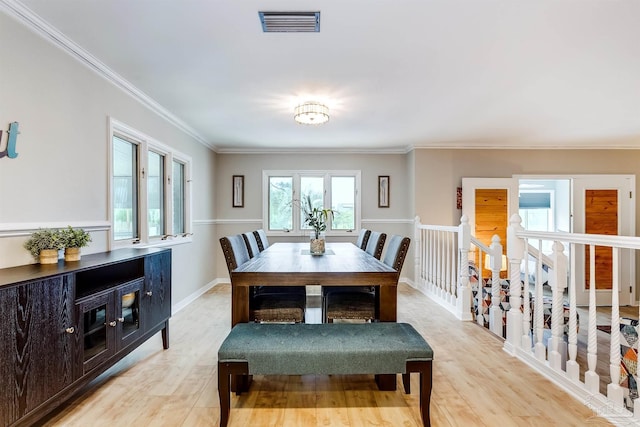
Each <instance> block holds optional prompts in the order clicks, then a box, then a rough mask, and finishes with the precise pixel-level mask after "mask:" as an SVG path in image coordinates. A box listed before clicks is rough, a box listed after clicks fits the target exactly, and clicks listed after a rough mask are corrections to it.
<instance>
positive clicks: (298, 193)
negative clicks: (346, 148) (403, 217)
mask: <svg viewBox="0 0 640 427" xmlns="http://www.w3.org/2000/svg"><path fill="white" fill-rule="evenodd" d="M359 189H360V171H331V172H325V171H264V172H263V194H264V198H265V200H264V203H263V206H264V213H263V218H264V220H263V222H264V224H263V228H264V229H265V230H268V231H269V232H270V233H271V234H275V235H277V234H285V233H294V234H298V235H301V234H304V233H306V231H307V230H309V226H307V225H305V224H302V214H301V208H300V204H299V201H300V200H301V199H306V198H307V197H309V198H310V199H311V204H312V206H313V207H317V208H322V209H332V210H333V211H334V216H333V219H331V220H330V221H329V224H328V226H327V234H332V235H340V234H345V235H347V233H353V231H354V230H358V229H359V228H360V216H359V215H360V191H359Z"/></svg>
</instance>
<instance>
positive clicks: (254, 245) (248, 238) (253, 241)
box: [242, 231, 262, 258]
mask: <svg viewBox="0 0 640 427" xmlns="http://www.w3.org/2000/svg"><path fill="white" fill-rule="evenodd" d="M242 238H243V239H244V243H245V245H247V250H248V251H249V257H250V258H253V257H254V256H256V255H258V254H259V253H260V252H262V251H261V250H260V247H259V246H258V238H257V237H256V235H255V234H254V232H253V231H249V232H247V233H242Z"/></svg>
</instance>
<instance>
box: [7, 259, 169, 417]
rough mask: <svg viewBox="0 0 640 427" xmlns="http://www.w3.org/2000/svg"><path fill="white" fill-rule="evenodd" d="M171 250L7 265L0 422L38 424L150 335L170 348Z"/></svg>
mask: <svg viewBox="0 0 640 427" xmlns="http://www.w3.org/2000/svg"><path fill="white" fill-rule="evenodd" d="M169 317H171V250H170V249H152V248H149V249H118V250H114V251H110V252H104V253H99V254H92V255H84V256H83V257H82V260H80V261H77V262H64V261H63V260H60V261H59V262H58V264H54V265H40V264H32V265H25V266H20V267H12V268H6V269H0V361H1V363H0V426H23V425H32V424H34V423H35V422H36V421H38V420H41V419H42V418H43V417H45V416H46V415H48V414H49V413H51V412H52V411H53V410H55V409H56V408H57V407H59V406H60V405H61V404H62V403H64V402H65V401H66V400H68V399H69V398H70V397H71V396H72V395H73V394H74V393H76V392H78V390H80V388H81V387H83V386H85V385H86V384H87V383H88V382H89V381H91V380H93V379H94V378H96V377H97V376H98V375H100V374H101V373H102V372H104V371H105V370H106V369H108V368H109V367H111V366H112V365H113V364H114V363H116V362H117V361H118V360H120V359H122V358H123V357H124V356H126V355H127V354H128V353H130V352H131V351H132V350H134V349H135V348H136V347H138V346H139V345H140V344H142V343H143V342H144V341H146V340H147V339H149V338H150V337H151V336H153V335H154V334H156V333H157V332H159V331H162V343H163V346H164V348H165V349H166V348H168V347H169Z"/></svg>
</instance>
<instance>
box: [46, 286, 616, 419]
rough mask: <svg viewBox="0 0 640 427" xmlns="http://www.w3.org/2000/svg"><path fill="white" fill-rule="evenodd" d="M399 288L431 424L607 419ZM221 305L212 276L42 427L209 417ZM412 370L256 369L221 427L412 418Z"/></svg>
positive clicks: (213, 410)
mask: <svg viewBox="0 0 640 427" xmlns="http://www.w3.org/2000/svg"><path fill="white" fill-rule="evenodd" d="M398 289H399V292H398V307H399V312H398V321H401V322H407V323H411V324H412V325H413V326H414V327H415V328H416V329H417V330H418V331H419V332H420V333H421V334H422V335H423V336H424V337H425V339H426V340H427V341H428V342H429V344H430V345H431V346H432V347H433V349H434V352H435V358H434V365H433V367H434V377H433V393H432V399H431V420H432V425H433V426H436V427H437V426H495V425H500V426H542V425H544V426H584V425H587V424H588V425H590V426H591V425H592V426H607V425H612V424H610V423H608V422H607V421H606V420H604V419H602V418H598V417H596V416H595V414H594V413H593V412H592V411H591V410H590V409H588V408H587V407H586V406H585V405H583V403H582V402H579V401H578V400H576V399H574V398H572V397H571V396H569V395H568V394H566V393H565V392H563V391H562V390H561V389H560V388H559V387H557V386H555V385H554V384H553V383H551V382H550V381H548V380H546V379H544V378H543V377H541V376H540V375H538V374H537V373H536V372H534V371H533V370H532V369H530V368H529V367H527V366H526V365H524V364H523V363H521V362H520V361H519V360H518V359H515V358H513V357H510V356H509V355H508V354H507V353H505V352H504V351H503V350H502V345H503V342H502V340H501V339H499V338H497V337H494V336H492V335H491V334H490V333H488V332H487V331H484V330H482V328H481V327H480V326H478V325H476V324H475V323H472V322H466V323H462V322H459V321H457V320H456V319H455V318H454V317H453V316H452V315H451V314H450V313H449V312H447V311H446V310H445V309H443V308H442V307H440V306H439V305H437V304H436V303H434V302H432V301H431V300H429V299H428V298H427V297H425V296H424V295H422V294H421V293H419V292H418V291H416V290H414V289H413V288H411V287H409V286H407V285H405V284H400V286H399V288H398ZM230 304H231V293H230V286H229V285H218V286H216V287H215V288H213V289H212V290H211V291H209V292H207V293H206V294H205V295H203V296H202V297H201V298H199V299H198V300H197V301H195V302H194V303H192V304H191V305H189V306H188V307H186V308H185V309H183V310H182V311H180V312H179V313H177V314H176V315H175V316H174V317H173V318H172V319H171V343H170V344H171V347H170V349H169V350H166V351H163V350H162V344H161V339H160V336H159V335H157V336H155V337H153V338H152V339H151V340H149V342H147V343H145V344H144V345H142V346H141V347H139V348H138V349H137V350H135V351H134V352H133V353H131V354H130V355H129V356H127V357H126V358H125V359H123V360H122V361H121V362H120V363H118V364H117V365H116V366H114V367H113V368H112V369H110V370H109V371H107V372H106V373H105V374H103V375H102V376H101V377H99V378H98V379H97V380H96V381H95V382H94V384H93V386H92V387H91V388H88V389H87V390H86V391H85V392H84V393H83V394H82V395H81V396H79V397H78V398H76V399H75V400H72V401H70V402H68V403H67V405H66V406H65V407H64V408H63V409H61V410H60V411H59V412H58V413H56V414H54V415H53V416H52V417H50V418H49V419H48V420H47V421H46V422H45V423H44V425H46V426H65V427H66V426H70V427H71V426H82V427H84V426H88V425H90V426H92V427H93V426H109V427H111V426H114V425H117V426H118V427H124V426H134V425H135V426H171V427H173V426H188V427H191V426H194V427H196V426H217V425H218V424H219V404H218V394H217V393H218V392H217V377H216V363H217V360H216V357H217V351H218V347H219V346H220V344H221V342H222V340H223V339H224V337H225V336H226V334H227V333H228V331H229V328H230V325H231V320H230V312H231V310H230ZM314 310H316V312H314ZM317 310H318V309H310V311H309V315H308V316H307V317H308V319H309V320H312V319H317V318H319V317H320V316H319V314H318V313H317ZM412 377H413V378H412V385H411V387H412V390H413V394H410V395H406V394H404V392H403V391H402V385H401V378H400V376H398V380H399V381H398V390H397V391H395V392H388V391H386V392H381V391H378V390H377V389H376V386H375V383H374V381H373V377H372V376H366V375H354V376H340V375H336V376H313V375H305V376H270V377H264V376H255V377H254V383H253V385H252V387H251V391H250V392H249V393H245V394H243V395H241V396H235V395H233V396H232V400H231V405H232V406H231V415H230V421H229V426H230V427H245V426H252V427H256V426H257V427H262V426H278V427H280V426H292V427H293V426H295V427H299V426H330V427H331V426H349V427H351V426H353V427H355V426H390V427H391V426H393V427H395V426H405V427H412V426H419V425H422V424H421V422H420V413H419V400H418V395H417V390H419V386H418V381H417V376H416V375H412Z"/></svg>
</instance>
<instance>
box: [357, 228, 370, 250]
mask: <svg viewBox="0 0 640 427" xmlns="http://www.w3.org/2000/svg"><path fill="white" fill-rule="evenodd" d="M370 235H371V230H367V229H366V228H363V229H361V230H360V234H358V240H356V246H357V247H359V248H360V249H362V250H363V251H364V250H365V249H367V242H368V241H369V236H370Z"/></svg>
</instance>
